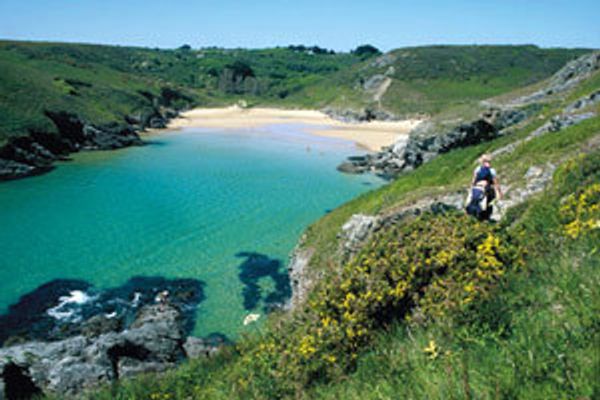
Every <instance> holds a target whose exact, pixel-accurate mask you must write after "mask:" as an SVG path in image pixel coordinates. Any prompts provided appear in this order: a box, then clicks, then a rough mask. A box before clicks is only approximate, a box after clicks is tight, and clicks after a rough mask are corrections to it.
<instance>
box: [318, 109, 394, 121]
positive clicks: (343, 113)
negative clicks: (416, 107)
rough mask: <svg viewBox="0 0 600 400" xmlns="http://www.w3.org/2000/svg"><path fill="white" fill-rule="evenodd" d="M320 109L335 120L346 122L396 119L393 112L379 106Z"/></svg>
mask: <svg viewBox="0 0 600 400" xmlns="http://www.w3.org/2000/svg"><path fill="white" fill-rule="evenodd" d="M322 111H323V112H324V113H325V114H327V115H328V116H330V117H331V118H333V119H335V120H338V121H342V122H347V123H360V122H369V121H396V120H397V119H398V118H397V117H396V116H395V115H394V114H391V113H389V112H387V111H385V110H382V109H381V108H379V107H365V108H363V109H361V110H353V109H349V108H346V109H338V108H333V107H326V108H324V109H323V110H322Z"/></svg>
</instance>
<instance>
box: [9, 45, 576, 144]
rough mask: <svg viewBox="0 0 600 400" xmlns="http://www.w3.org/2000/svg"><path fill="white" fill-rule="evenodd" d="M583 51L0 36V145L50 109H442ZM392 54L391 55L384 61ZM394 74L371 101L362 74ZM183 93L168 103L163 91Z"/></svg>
mask: <svg viewBox="0 0 600 400" xmlns="http://www.w3.org/2000/svg"><path fill="white" fill-rule="evenodd" d="M582 52H584V50H570V49H539V48H537V47H534V46H433V47H422V48H410V49H400V50H395V51H393V52H391V53H389V54H386V55H383V56H381V58H378V57H376V56H373V57H370V58H367V59H365V58H364V56H362V57H361V56H359V55H357V54H352V53H340V54H332V53H331V52H328V51H324V50H323V49H318V48H316V49H310V48H309V49H306V48H302V47H290V48H272V49H259V50H245V49H218V48H208V49H200V50H192V49H189V48H187V47H182V48H180V49H176V50H159V49H145V48H132V47H116V46H97V45H79V44H61V43H28V42H8V41H0V143H2V141H4V140H6V139H7V138H8V137H11V136H20V135H25V134H27V133H28V132H29V131H32V130H33V131H53V130H54V128H53V126H52V124H51V122H50V121H49V119H48V118H47V117H45V116H44V111H45V110H50V111H70V112H73V113H75V114H77V115H79V116H80V117H81V118H83V119H84V120H86V121H89V122H92V123H95V124H103V123H107V122H113V121H117V122H123V121H124V118H125V116H126V115H130V114H134V113H140V112H144V111H147V110H148V109H149V108H151V107H153V106H156V105H157V104H156V103H157V102H159V103H160V104H159V105H161V106H165V107H174V108H177V106H179V107H183V106H191V105H202V106H216V105H224V104H231V103H233V102H235V101H238V100H240V99H243V100H245V101H247V102H248V103H249V104H250V105H256V104H262V105H274V106H279V107H303V108H322V107H325V106H327V105H331V106H334V107H338V108H352V109H361V108H364V107H371V108H372V107H375V108H377V107H379V106H381V107H383V108H384V109H387V110H389V111H391V112H393V113H396V114H398V115H407V114H414V113H429V114H432V113H433V114H435V113H437V112H439V111H441V110H442V109H444V108H447V107H448V106H449V105H453V106H461V105H463V106H464V105H471V104H472V103H473V102H475V101H477V100H481V99H483V98H486V97H489V96H495V95H498V94H502V93H504V92H506V91H509V90H512V89H515V88H517V87H521V86H523V85H525V84H529V83H533V82H537V81H539V80H541V79H545V78H547V77H548V76H550V75H551V74H552V73H553V72H555V71H556V70H557V69H558V68H560V67H561V66H562V65H563V64H564V63H565V62H567V61H568V60H570V59H572V58H574V57H576V56H578V55H580V54H582ZM386 60H387V61H386ZM390 68H391V69H390ZM386 72H387V73H388V74H389V77H390V78H391V79H392V83H391V86H390V87H389V89H388V90H387V92H385V94H384V95H383V97H382V101H381V104H379V103H374V102H373V100H372V96H373V94H372V93H371V92H370V91H368V90H365V89H364V87H363V86H364V82H365V81H366V80H368V79H369V78H370V77H372V76H373V75H377V74H383V73H386ZM165 90H167V93H170V92H169V91H175V93H178V94H180V95H181V96H182V97H181V98H180V100H181V99H183V100H186V101H180V104H171V102H170V101H169V99H168V97H169V96H166V97H165V96H161V93H164V91H165Z"/></svg>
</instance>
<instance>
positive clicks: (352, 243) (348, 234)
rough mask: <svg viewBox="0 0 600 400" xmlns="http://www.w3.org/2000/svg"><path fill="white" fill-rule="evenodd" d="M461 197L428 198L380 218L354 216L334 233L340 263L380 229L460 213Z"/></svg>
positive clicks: (356, 252)
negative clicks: (428, 214) (430, 215)
mask: <svg viewBox="0 0 600 400" xmlns="http://www.w3.org/2000/svg"><path fill="white" fill-rule="evenodd" d="M464 202H465V194H463V193H448V194H444V195H439V196H433V197H428V198H425V199H422V200H420V201H418V202H416V203H414V204H410V205H406V206H402V207H400V208H397V209H394V210H390V211H388V212H386V213H384V214H381V215H364V214H354V215H352V216H351V217H350V219H349V220H348V221H347V222H346V223H345V224H344V225H343V226H342V229H341V231H340V233H339V234H338V236H337V237H338V240H339V243H340V245H339V246H340V247H339V253H340V255H341V261H342V262H346V261H348V260H350V259H352V258H353V257H354V256H355V255H356V254H358V252H359V251H360V250H361V249H362V248H363V246H364V245H365V243H366V242H367V241H368V240H369V238H370V237H371V235H372V234H373V233H375V232H377V231H379V230H380V229H383V228H387V227H390V226H392V225H396V224H399V223H402V222H403V221H404V220H406V219H407V218H411V217H416V216H419V215H421V214H422V213H424V212H433V213H436V214H437V213H444V212H447V211H450V210H460V209H462V208H463V207H464Z"/></svg>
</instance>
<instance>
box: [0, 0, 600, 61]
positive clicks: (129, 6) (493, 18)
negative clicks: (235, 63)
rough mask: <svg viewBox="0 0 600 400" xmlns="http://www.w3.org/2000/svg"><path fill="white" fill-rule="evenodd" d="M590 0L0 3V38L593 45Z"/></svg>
mask: <svg viewBox="0 0 600 400" xmlns="http://www.w3.org/2000/svg"><path fill="white" fill-rule="evenodd" d="M599 18H600V0H499V1H497V0H494V1H491V0H452V1H449V0H446V1H442V0H413V1H404V0H396V1H393V0H385V1H384V0H362V1H355V0H294V1H291V0H244V1H234V0H197V1H191V0H161V1H158V0H0V38H2V39H18V40H43V41H61V42H82V43H102V44H118V45H135V46H144V47H161V48H175V47H179V46H181V45H183V44H189V45H191V46H192V47H194V48H200V47H207V46H219V47H246V48H260V47H273V46H287V45H289V44H305V45H318V46H321V47H325V48H329V49H334V50H336V51H347V50H350V49H353V48H355V47H356V46H358V45H360V44H366V43H369V44H373V45H375V46H376V47H378V48H380V49H382V50H391V49H393V48H398V47H406V46H417V45H425V44H537V45H539V46H542V47H591V48H600V19H599Z"/></svg>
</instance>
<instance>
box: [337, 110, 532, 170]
mask: <svg viewBox="0 0 600 400" xmlns="http://www.w3.org/2000/svg"><path fill="white" fill-rule="evenodd" d="M533 110H534V108H533V107H530V108H524V109H500V108H491V109H489V110H488V111H487V112H485V113H484V114H483V115H481V117H480V118H478V119H477V120H475V121H472V122H470V123H463V124H459V125H457V126H455V127H453V128H450V129H446V130H443V131H440V129H439V128H438V127H436V126H434V125H433V124H431V123H423V124H421V125H419V126H418V127H417V128H415V130H413V131H412V132H411V133H410V135H409V136H408V138H406V137H404V138H401V139H400V140H399V141H398V142H396V143H395V144H394V145H392V146H389V147H387V148H384V149H383V150H382V151H380V152H377V153H374V154H366V155H364V156H353V157H349V158H348V160H347V161H345V162H343V163H342V164H340V165H339V166H338V170H340V171H342V172H348V173H364V172H373V173H375V174H377V175H380V176H383V177H386V178H392V177H394V176H396V175H398V174H399V173H401V172H403V171H405V170H411V169H414V168H417V167H419V166H420V165H421V164H423V163H426V162H428V161H430V160H431V159H433V158H435V157H437V156H438V155H439V154H442V153H446V152H448V151H450V150H453V149H456V148H460V147H466V146H472V145H476V144H479V143H482V142H486V141H489V140H492V139H494V138H496V137H498V136H501V135H503V134H504V133H505V132H504V130H505V129H506V128H508V127H510V126H513V125H516V124H518V123H519V122H521V121H523V120H525V119H526V118H527V117H529V115H531V113H532V112H533Z"/></svg>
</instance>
